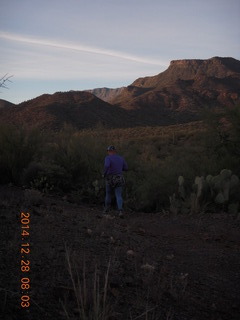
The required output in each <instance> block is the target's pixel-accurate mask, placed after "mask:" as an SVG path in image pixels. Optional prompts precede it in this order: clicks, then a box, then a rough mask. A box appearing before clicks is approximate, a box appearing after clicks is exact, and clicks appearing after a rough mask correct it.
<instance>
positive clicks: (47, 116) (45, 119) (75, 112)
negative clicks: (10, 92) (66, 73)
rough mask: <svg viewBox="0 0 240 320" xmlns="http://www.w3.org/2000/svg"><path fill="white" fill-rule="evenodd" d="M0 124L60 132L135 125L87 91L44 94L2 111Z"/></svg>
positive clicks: (116, 109) (119, 110)
mask: <svg viewBox="0 0 240 320" xmlns="http://www.w3.org/2000/svg"><path fill="white" fill-rule="evenodd" d="M0 122H2V123H12V124H17V125H27V126H30V127H39V128H41V129H52V130H59V129H61V128H62V127H63V126H64V124H65V123H68V124H71V125H73V126H74V127H76V128H78V129H81V128H90V127H94V126H96V125H98V124H99V123H101V124H103V125H105V126H106V127H118V126H120V127H126V126H130V125H131V120H130V119H129V117H128V115H127V113H126V112H125V111H124V110H123V109H121V108H118V107H113V106H112V105H110V104H108V103H106V102H104V101H102V100H100V99H98V98H97V97H95V96H94V95H93V94H91V93H88V92H83V91H70V92H57V93H55V94H52V95H50V94H44V95H41V96H39V97H37V98H35V99H32V100H29V101H27V102H23V103H21V104H19V105H17V106H16V107H14V108H9V107H4V108H1V109H0Z"/></svg>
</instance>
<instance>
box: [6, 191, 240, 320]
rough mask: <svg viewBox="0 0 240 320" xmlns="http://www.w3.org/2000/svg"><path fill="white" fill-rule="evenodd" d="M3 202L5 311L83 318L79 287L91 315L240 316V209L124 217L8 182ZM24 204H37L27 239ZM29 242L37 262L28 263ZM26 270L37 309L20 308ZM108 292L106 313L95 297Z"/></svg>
mask: <svg viewBox="0 0 240 320" xmlns="http://www.w3.org/2000/svg"><path fill="white" fill-rule="evenodd" d="M0 210H1V211H0V226H1V228H0V240H1V249H0V261H1V264H0V274H1V284H0V318H1V319H4V320H19V319H21V320H25V319H26V320H50V319H51V320H52V319H56V320H65V319H71V320H72V319H81V317H80V313H79V309H81V307H79V306H78V304H77V297H76V295H77V296H78V298H80V297H82V298H83V300H84V305H85V307H84V310H85V312H86V319H102V320H104V319H112V320H127V319H129V320H130V319H132V320H133V319H139V320H141V319H148V320H151V319H154V320H156V319H159V320H166V319H168V320H183V319H184V320H190V319H191V320H194V319H195V320H200V319H201V320H207V319H211V320H225V319H226V320H234V319H240V317H239V316H240V298H239V297H240V254H239V252H240V232H239V231H240V221H239V219H238V217H236V216H229V215H226V214H224V213H219V214H209V213H208V214H202V215H198V216H187V215H181V216H173V215H171V214H168V213H167V212H160V213H150V214H146V213H139V212H138V213H136V212H127V213H126V214H125V218H124V219H120V218H118V217H117V216H114V214H115V212H114V211H112V212H111V214H110V215H105V216H103V215H102V212H101V210H102V208H101V207H98V206H83V205H79V204H74V203H71V202H69V201H68V199H67V198H62V197H60V196H59V197H57V196H54V197H53V196H46V195H40V194H39V193H37V192H34V191H29V190H27V191H26V190H23V189H20V188H14V187H9V186H8V187H6V186H5V187H3V186H2V187H1V189H0ZM21 212H29V213H30V224H29V225H30V229H29V231H30V236H29V238H28V239H27V240H26V241H25V240H24V241H23V240H22V236H21V219H20V213H21ZM27 241H28V242H29V243H30V250H31V252H30V254H28V255H27V254H26V255H25V256H26V257H24V259H25V260H29V261H30V271H29V272H22V271H21V269H20V268H21V266H20V261H21V260H22V258H21V254H20V250H21V248H22V244H23V243H25V242H27ZM68 262H69V263H68ZM69 265H70V267H69ZM69 270H71V272H72V277H71V275H70V272H69ZM107 272H108V276H107ZM22 277H29V279H30V286H31V287H30V288H29V290H28V295H29V297H30V307H29V308H22V307H21V296H22V291H23V290H22V289H21V287H20V286H21V283H20V281H21V279H22ZM94 279H96V280H94ZM72 280H73V281H72ZM73 283H74V284H73ZM79 283H80V284H79ZM94 283H95V284H96V285H97V286H98V287H99V288H98V289H94ZM74 285H75V287H76V290H77V294H75V292H74ZM79 287H81V288H82V289H83V287H85V290H81V291H80V290H79ZM24 292H26V290H25V291H24ZM96 292H98V293H96ZM104 292H105V293H106V299H105V315H102V317H99V318H96V317H95V318H94V317H93V318H91V315H90V314H91V312H93V310H96V308H95V307H94V299H93V296H94V294H95V296H97V297H99V299H100V302H99V303H100V307H102V305H103V303H102V300H103V296H104ZM80 304H81V303H80ZM82 310H83V309H82Z"/></svg>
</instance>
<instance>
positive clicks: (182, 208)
mask: <svg viewBox="0 0 240 320" xmlns="http://www.w3.org/2000/svg"><path fill="white" fill-rule="evenodd" d="M184 184H185V181H184V177H183V176H179V177H178V196H176V195H175V194H174V195H173V197H170V204H171V211H172V212H173V211H174V212H175V213H178V212H181V213H186V212H191V213H198V212H200V211H204V210H205V208H206V207H207V206H209V205H211V210H213V209H214V206H213V205H214V204H215V206H216V205H221V206H222V209H223V210H227V211H228V212H229V213H237V212H238V210H239V193H240V180H239V178H238V177H237V176H236V175H234V174H232V171H231V170H227V169H223V170H222V171H221V172H220V174H219V175H216V176H212V175H208V176H207V177H206V179H205V178H204V177H203V176H202V177H199V176H197V177H196V178H195V180H194V184H193V185H192V192H190V193H189V194H187V192H186V189H185V185H184ZM216 209H217V207H216Z"/></svg>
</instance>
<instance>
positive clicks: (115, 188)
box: [103, 146, 128, 218]
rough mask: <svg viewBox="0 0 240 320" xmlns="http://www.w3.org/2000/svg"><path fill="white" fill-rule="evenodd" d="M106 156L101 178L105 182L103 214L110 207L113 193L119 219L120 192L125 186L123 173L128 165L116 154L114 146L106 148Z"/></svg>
mask: <svg viewBox="0 0 240 320" xmlns="http://www.w3.org/2000/svg"><path fill="white" fill-rule="evenodd" d="M107 153H108V155H107V156H106V157H105V161H104V170H103V177H104V178H105V182H106V197H105V207H104V213H107V212H108V211H109V209H110V206H111V200H112V193H113V192H114V193H115V197H116V201H117V207H118V213H119V217H121V218H123V199H122V190H123V186H124V185H125V180H124V177H123V171H127V170H128V165H127V163H126V161H125V160H124V158H123V157H121V156H120V155H118V154H117V151H116V148H115V147H114V146H109V147H108V148H107Z"/></svg>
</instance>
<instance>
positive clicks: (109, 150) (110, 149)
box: [107, 146, 116, 155]
mask: <svg viewBox="0 0 240 320" xmlns="http://www.w3.org/2000/svg"><path fill="white" fill-rule="evenodd" d="M107 153H108V154H109V155H111V154H115V153H116V148H115V147H114V146H108V147H107Z"/></svg>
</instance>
